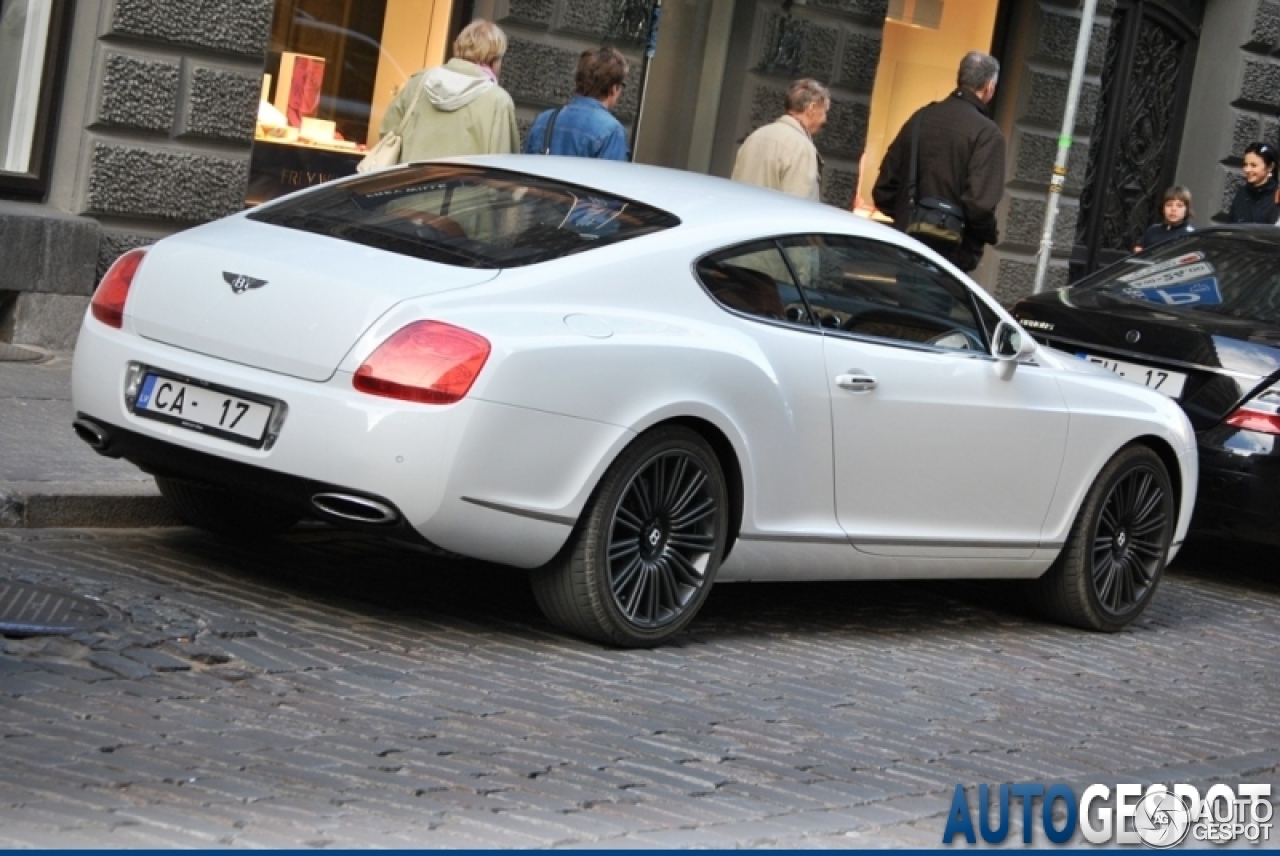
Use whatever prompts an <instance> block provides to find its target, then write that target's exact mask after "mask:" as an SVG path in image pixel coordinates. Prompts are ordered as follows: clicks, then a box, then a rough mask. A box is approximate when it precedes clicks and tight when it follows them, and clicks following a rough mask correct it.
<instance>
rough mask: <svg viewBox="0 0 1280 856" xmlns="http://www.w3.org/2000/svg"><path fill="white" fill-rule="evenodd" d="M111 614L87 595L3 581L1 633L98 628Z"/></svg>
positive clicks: (30, 633) (56, 631) (15, 634)
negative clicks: (81, 595)
mask: <svg viewBox="0 0 1280 856" xmlns="http://www.w3.org/2000/svg"><path fill="white" fill-rule="evenodd" d="M110 617H111V613H110V612H109V611H108V610H107V608H106V607H104V606H102V605H100V604H97V603H94V602H93V601H91V600H88V599H86V598H83V597H76V596H75V595H72V594H67V593H66V592H60V591H56V590H55V589H49V588H43V587H42V586H32V585H25V584H23V583H10V582H0V633H4V634H7V635H12V636H34V635H37V634H42V633H72V632H74V631H76V630H87V629H90V628H93V627H97V626H98V625H100V624H102V623H103V622H104V621H106V620H107V619H108V618H110Z"/></svg>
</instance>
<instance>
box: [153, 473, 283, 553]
mask: <svg viewBox="0 0 1280 856" xmlns="http://www.w3.org/2000/svg"><path fill="white" fill-rule="evenodd" d="M156 486H157V487H159V488H160V493H162V494H163V495H164V497H165V498H166V499H168V500H169V502H171V503H173V507H174V510H176V511H177V512H178V516H179V517H181V518H182V519H183V520H184V521H186V522H187V523H189V524H191V525H192V526H195V527H196V528H197V529H205V530H207V531H209V532H217V533H218V534H220V535H232V536H235V537H239V538H257V537H262V536H265V535H275V534H277V533H280V532H283V531H285V530H286V529H288V528H289V527H290V526H292V525H293V524H295V523H297V522H298V520H300V519H301V518H302V515H301V514H300V513H299V512H298V510H297V509H295V508H293V507H291V506H288V505H284V504H283V503H280V502H276V501H274V500H271V499H268V498H266V497H262V496H258V495H256V494H250V493H244V492H242V491H236V490H231V489H228V488H220V487H213V486H212V485H205V484H199V483H196V482H189V481H183V480H182V479H174V478H169V477H167V476H156Z"/></svg>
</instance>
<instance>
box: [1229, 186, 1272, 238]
mask: <svg viewBox="0 0 1280 856" xmlns="http://www.w3.org/2000/svg"><path fill="white" fill-rule="evenodd" d="M1277 187H1280V185H1278V184H1277V183H1276V177H1275V175H1274V174H1272V176H1271V177H1270V178H1268V179H1267V180H1266V182H1265V183H1264V184H1262V186H1260V187H1254V186H1253V185H1252V184H1249V183H1247V182H1246V183H1245V184H1244V185H1242V186H1241V187H1240V189H1239V190H1237V191H1236V196H1235V198H1234V199H1232V200H1231V208H1230V209H1229V210H1228V211H1227V222H1228V223H1266V224H1267V225H1268V226H1274V225H1275V222H1276V220H1277V219H1278V218H1280V205H1277V204H1276V189H1277Z"/></svg>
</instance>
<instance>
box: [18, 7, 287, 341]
mask: <svg viewBox="0 0 1280 856" xmlns="http://www.w3.org/2000/svg"><path fill="white" fill-rule="evenodd" d="M273 5H274V4H273V2H272V0H98V2H94V0H81V2H79V3H77V4H76V10H75V22H74V28H75V32H74V33H73V54H75V56H74V57H73V60H72V62H71V63H70V66H69V68H68V73H67V77H66V80H65V83H64V97H63V102H64V109H63V111H62V116H61V122H62V128H61V129H60V131H59V134H58V145H57V150H56V153H55V156H54V177H53V178H54V185H55V188H56V189H55V191H54V192H53V193H52V194H51V198H50V200H49V203H48V204H46V205H14V206H11V207H7V208H5V209H4V210H3V211H0V255H3V256H4V257H5V258H8V259H20V260H21V261H20V262H19V263H18V267H20V268H22V273H21V275H20V276H16V275H10V274H4V275H0V296H2V295H3V293H4V292H8V293H9V296H8V298H7V299H0V305H2V306H4V307H7V308H0V311H2V312H3V313H4V317H3V319H0V336H5V337H8V338H9V339H10V340H11V341H14V342H18V343H24V344H36V345H44V346H47V347H52V348H66V347H70V346H71V344H73V343H74V338H75V333H76V330H77V329H78V327H79V319H80V316H81V315H82V314H83V311H84V306H85V303H87V300H88V296H89V295H90V294H91V293H92V290H93V288H94V286H95V284H96V282H97V280H98V279H99V278H100V277H101V276H102V274H103V273H105V271H106V268H107V267H108V266H109V265H110V263H111V262H112V261H114V259H115V258H116V257H117V256H118V255H119V254H120V253H121V252H123V251H125V250H127V249H129V248H131V247H134V246H140V245H143V244H147V243H151V242H153V241H155V240H156V239H157V238H159V237H162V236H164V235H166V234H169V233H171V232H174V231H177V230H179V229H182V228H185V227H188V226H192V225H195V224H197V223H203V222H206V221H209V220H213V219H216V218H218V217H222V216H225V215H227V214H230V213H233V212H235V211H238V210H240V209H241V208H242V207H243V205H244V198H245V190H246V185H247V182H248V174H249V153H250V148H251V146H252V142H253V129H254V119H255V116H256V114H257V102H258V97H259V91H260V87H261V77H262V67H263V62H264V59H265V56H266V48H267V40H268V36H269V31H270V26H271V15H272V10H273ZM81 108H82V109H81ZM68 215H70V216H68ZM68 235H71V236H72V238H73V239H72V240H68V239H67V236H68ZM54 244H56V245H57V246H58V247H59V251H58V252H57V253H49V252H43V251H41V250H39V249H38V248H40V247H47V246H51V245H54ZM33 248H36V249H35V250H34V251H33ZM10 267H11V270H12V266H10ZM28 268H30V270H28Z"/></svg>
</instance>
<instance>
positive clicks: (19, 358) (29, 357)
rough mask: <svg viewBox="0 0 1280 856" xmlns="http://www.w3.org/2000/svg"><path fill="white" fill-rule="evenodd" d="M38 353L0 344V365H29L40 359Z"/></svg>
mask: <svg viewBox="0 0 1280 856" xmlns="http://www.w3.org/2000/svg"><path fill="white" fill-rule="evenodd" d="M40 356H41V354H40V352H39V351H33V350H31V349H30V348H20V347H18V346H17V345H10V344H9V343H7V342H0V363H31V362H35V361H36V360H38V359H40Z"/></svg>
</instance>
